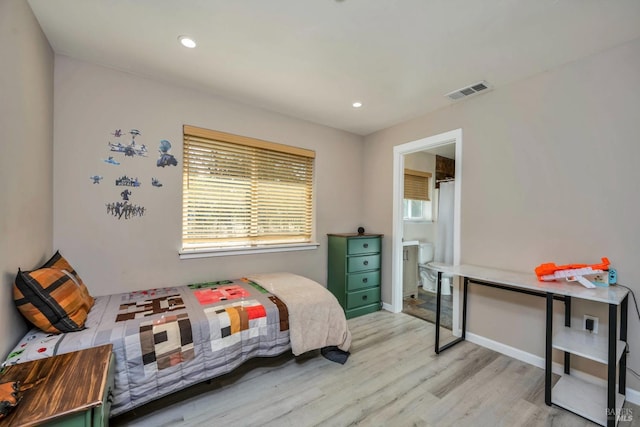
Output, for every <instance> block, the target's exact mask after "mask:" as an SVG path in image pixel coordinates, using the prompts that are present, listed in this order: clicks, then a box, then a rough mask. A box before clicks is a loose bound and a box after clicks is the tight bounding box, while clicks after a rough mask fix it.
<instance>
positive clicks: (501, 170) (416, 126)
mask: <svg viewBox="0 0 640 427" xmlns="http://www.w3.org/2000/svg"><path fill="white" fill-rule="evenodd" d="M639 111H640V40H635V41H633V42H630V43H627V44H624V45H622V46H619V47H617V48H614V49H611V50H608V51H605V52H602V53H600V54H597V55H594V56H592V57H589V58H586V59H583V60H579V61H575V62H572V63H569V64H567V65H566V66H563V67H561V68H559V69H556V70H551V71H548V72H546V73H543V74H540V75H537V76H534V77H532V78H530V79H527V80H526V81H522V82H520V83H516V84H513V85H510V86H508V87H504V88H498V89H496V90H494V91H492V92H488V93H486V94H483V95H479V96H477V97H475V98H471V99H468V100H466V101H463V102H459V103H456V104H452V105H451V106H450V107H448V108H444V109H442V110H439V111H436V112H434V113H432V114H429V115H426V116H423V117H420V118H417V119H414V120H411V121H409V122H406V123H403V124H400V125H398V126H394V127H392V128H389V129H386V130H383V131H380V132H377V133H375V134H372V135H370V136H368V137H367V138H366V139H365V141H366V150H365V162H366V164H367V165H369V167H368V168H367V169H366V170H365V171H364V173H365V182H366V183H367V185H366V187H365V198H364V200H365V209H364V212H365V219H366V221H367V222H368V223H369V224H370V225H371V227H372V228H375V229H376V230H377V231H379V232H382V233H385V235H386V236H389V237H391V234H392V231H393V227H392V170H393V147H394V146H395V145H399V144H403V143H406V142H409V141H414V140H417V139H420V138H424V137H428V136H431V135H435V134H438V133H441V132H445V131H449V130H452V129H457V128H462V132H463V157H462V165H461V167H462V207H461V209H462V211H461V216H462V230H461V239H462V243H461V244H462V248H461V257H462V262H463V263H467V264H478V265H485V266H492V267H499V268H504V269H511V270H518V271H526V272H533V269H534V268H535V266H537V265H538V264H540V263H542V262H550V261H553V262H556V263H558V264H565V263H593V262H598V261H599V260H600V257H602V256H607V257H609V259H610V260H611V262H612V263H613V266H614V267H615V268H617V269H618V273H619V274H618V277H619V282H620V283H622V284H626V285H628V286H630V287H632V288H633V289H635V291H636V293H637V294H640V270H638V269H637V262H638V254H639V252H640V223H639V222H638V212H639V211H640V198H639V197H638V182H639V181H640V168H638V159H640V144H639V143H638V134H639V133H638V129H639V128H638V119H639V117H640V116H639ZM383 260H384V266H383V272H384V280H383V299H384V301H385V302H387V303H390V302H391V238H388V239H387V238H385V246H384V252H383ZM469 301H470V303H469V304H470V306H469V319H468V320H469V322H470V323H469V325H470V326H469V331H470V332H472V333H475V334H479V335H482V336H485V337H487V338H490V339H493V340H496V341H498V342H501V343H504V344H507V345H510V346H513V347H516V348H519V349H522V350H524V351H527V352H530V353H534V354H537V355H539V356H542V355H543V349H544V316H543V313H544V312H543V301H542V299H537V298H535V297H528V296H520V295H517V294H511V293H505V292H501V291H498V290H491V289H479V288H473V287H472V291H471V295H470V299H469ZM558 304H559V303H558ZM560 308H561V307H560V305H559V306H558V309H560ZM584 312H593V313H591V314H596V315H598V316H599V317H600V321H601V326H600V327H601V328H603V325H604V324H605V323H606V311H604V310H601V309H599V308H598V307H594V306H586V305H584V304H582V305H581V304H578V303H576V304H575V307H574V317H575V319H576V321H577V319H578V318H580V319H581V317H582V314H583V313H584ZM629 319H630V321H629V337H630V343H631V349H632V352H631V354H630V359H629V365H630V366H631V367H632V368H634V369H635V370H636V371H640V353H639V352H637V351H633V349H634V348H637V346H638V345H640V322H639V321H638V318H637V315H636V314H635V310H634V309H633V304H632V303H631V304H630V310H629ZM603 321H604V322H603ZM603 330H605V329H603ZM628 384H629V386H631V387H632V388H634V389H636V390H640V382H639V381H638V380H637V379H636V378H634V377H632V376H631V375H629V376H628Z"/></svg>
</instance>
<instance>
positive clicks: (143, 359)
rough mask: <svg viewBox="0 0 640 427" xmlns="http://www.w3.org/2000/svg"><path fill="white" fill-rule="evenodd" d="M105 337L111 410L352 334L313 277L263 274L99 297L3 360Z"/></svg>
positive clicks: (341, 342) (337, 344) (344, 343)
mask: <svg viewBox="0 0 640 427" xmlns="http://www.w3.org/2000/svg"><path fill="white" fill-rule="evenodd" d="M108 343H111V344H112V345H113V352H114V357H115V389H114V398H113V404H112V406H111V416H115V415H118V414H121V413H123V412H126V411H128V410H131V409H133V408H135V407H138V406H140V405H143V404H145V403H148V402H150V401H151V400H154V399H157V398H159V397H162V396H165V395H167V394H170V393H172V392H175V391H177V390H180V389H183V388H185V387H188V386H190V385H194V384H196V383H199V382H202V381H205V380H208V379H211V378H214V377H217V376H220V375H223V374H225V373H228V372H230V371H232V370H233V369H235V368H236V367H238V366H239V365H241V364H242V363H243V362H245V361H246V360H248V359H250V358H253V357H261V356H276V355H279V354H282V353H284V352H286V351H289V350H290V349H291V351H292V352H293V354H294V355H299V354H302V353H305V352H307V351H310V350H315V349H323V348H324V349H326V348H332V349H335V350H337V351H340V352H342V353H343V354H346V355H348V350H349V346H350V344H351V333H350V332H349V329H348V327H347V324H346V319H345V316H344V312H343V311H342V308H341V307H340V305H339V304H338V302H337V300H336V299H335V297H333V295H332V294H331V293H330V292H328V291H327V289H326V288H324V287H323V286H322V285H320V284H319V283H317V282H314V281H313V280H310V279H308V278H305V277H302V276H298V275H294V274H290V273H275V274H262V275H253V276H249V277H245V278H242V279H235V280H222V281H215V282H205V283H193V284H190V285H188V286H176V287H166V288H158V289H149V290H145V291H136V292H129V293H123V294H116V295H109V296H99V297H96V298H95V302H94V304H93V307H92V308H91V309H90V311H89V312H88V314H87V317H86V321H85V323H84V328H82V329H81V330H79V331H76V332H66V333H48V332H44V331H43V330H41V329H37V328H34V329H32V330H30V331H29V332H28V333H27V335H26V336H25V337H24V338H23V339H22V340H21V341H20V342H19V343H18V345H17V346H16V347H15V349H14V350H13V351H12V352H11V353H10V354H9V356H8V358H7V360H6V361H5V363H6V364H16V363H21V362H26V361H29V360H34V359H38V358H42V357H48V356H53V355H56V354H62V353H68V352H71V351H76V350H80V349H85V348H89V347H93V346H98V345H103V344H108Z"/></svg>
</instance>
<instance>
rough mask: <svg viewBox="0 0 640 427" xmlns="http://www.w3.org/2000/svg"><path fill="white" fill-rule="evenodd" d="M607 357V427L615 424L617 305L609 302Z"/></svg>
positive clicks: (613, 426)
mask: <svg viewBox="0 0 640 427" xmlns="http://www.w3.org/2000/svg"><path fill="white" fill-rule="evenodd" d="M608 341H609V357H608V359H607V367H608V369H607V427H615V425H616V347H617V341H618V306H617V305H615V304H609V339H608Z"/></svg>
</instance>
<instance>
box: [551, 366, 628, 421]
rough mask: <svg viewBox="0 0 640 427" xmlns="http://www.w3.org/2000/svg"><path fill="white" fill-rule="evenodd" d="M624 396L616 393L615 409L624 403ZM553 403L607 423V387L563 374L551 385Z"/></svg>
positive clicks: (592, 419) (589, 418)
mask: <svg viewBox="0 0 640 427" xmlns="http://www.w3.org/2000/svg"><path fill="white" fill-rule="evenodd" d="M624 400H625V397H624V395H622V394H620V393H616V410H617V413H620V408H622V405H623V404H624ZM552 402H553V404H554V405H558V406H560V407H562V408H564V409H567V410H569V411H571V412H573V413H575V414H580V415H581V416H582V417H584V418H586V419H588V420H591V421H593V422H594V423H597V424H600V425H603V426H605V425H607V410H606V408H607V387H606V386H600V385H596V384H592V383H589V382H586V381H583V380H580V379H578V378H576V377H574V376H571V375H565V376H563V377H561V378H560V380H558V382H557V383H556V385H555V386H554V387H553V398H552Z"/></svg>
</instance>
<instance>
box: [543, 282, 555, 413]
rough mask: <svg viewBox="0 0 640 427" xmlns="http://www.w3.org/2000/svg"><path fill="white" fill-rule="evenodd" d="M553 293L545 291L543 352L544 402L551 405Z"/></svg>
mask: <svg viewBox="0 0 640 427" xmlns="http://www.w3.org/2000/svg"><path fill="white" fill-rule="evenodd" d="M552 340H553V294H552V293H547V327H546V346H545V352H544V403H546V404H547V405H548V406H551V362H552V360H551V358H552V351H551V350H552V348H553V347H552V346H553V342H552Z"/></svg>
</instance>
